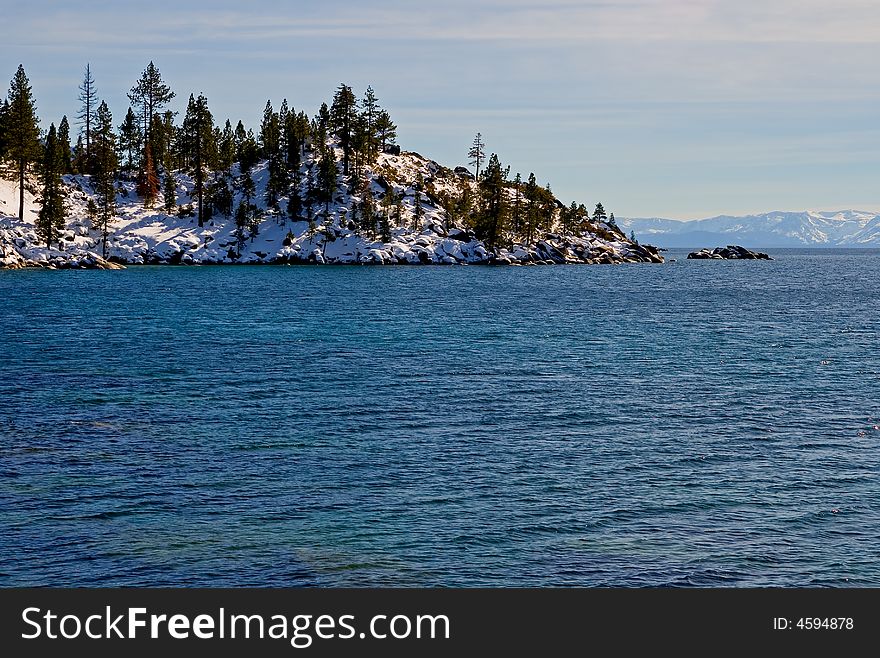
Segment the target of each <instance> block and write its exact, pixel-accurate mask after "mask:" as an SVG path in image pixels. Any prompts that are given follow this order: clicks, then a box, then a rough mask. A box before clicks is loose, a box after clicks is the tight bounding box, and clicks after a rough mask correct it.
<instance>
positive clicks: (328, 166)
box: [318, 146, 338, 223]
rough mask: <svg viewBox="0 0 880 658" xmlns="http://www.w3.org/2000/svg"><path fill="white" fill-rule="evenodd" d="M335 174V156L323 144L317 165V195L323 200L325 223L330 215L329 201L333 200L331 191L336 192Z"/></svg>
mask: <svg viewBox="0 0 880 658" xmlns="http://www.w3.org/2000/svg"><path fill="white" fill-rule="evenodd" d="M337 175H338V172H337V170H336V157H335V155H334V154H333V149H331V148H329V147H326V146H325V147H324V149H323V152H322V153H321V162H320V165H319V167H318V195H319V200H320V201H323V202H324V221H325V223H326V222H327V220H328V218H329V216H330V202H331V201H332V200H333V193H334V192H336V177H337Z"/></svg>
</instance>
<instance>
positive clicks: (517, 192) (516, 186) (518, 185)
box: [511, 172, 523, 235]
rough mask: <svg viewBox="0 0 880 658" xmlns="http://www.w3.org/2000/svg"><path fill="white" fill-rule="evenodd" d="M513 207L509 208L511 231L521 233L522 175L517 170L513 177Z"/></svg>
mask: <svg viewBox="0 0 880 658" xmlns="http://www.w3.org/2000/svg"><path fill="white" fill-rule="evenodd" d="M513 190H514V192H513V207H512V208H511V214H512V217H511V224H512V228H513V232H514V233H516V234H517V235H521V234H522V230H523V207H522V206H523V203H522V176H520V175H519V172H517V173H516V177H515V178H514V179H513Z"/></svg>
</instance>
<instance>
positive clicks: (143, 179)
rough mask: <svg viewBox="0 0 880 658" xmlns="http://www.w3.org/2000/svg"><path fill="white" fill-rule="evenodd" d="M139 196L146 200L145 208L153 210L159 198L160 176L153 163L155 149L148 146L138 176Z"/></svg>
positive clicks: (145, 148)
mask: <svg viewBox="0 0 880 658" xmlns="http://www.w3.org/2000/svg"><path fill="white" fill-rule="evenodd" d="M137 191H138V194H139V195H141V197H142V198H143V200H144V208H152V207H153V204H155V203H156V199H157V198H158V196H159V174H157V173H156V165H155V164H154V163H153V149H152V148H151V147H150V145H149V144H147V145H146V146H145V147H144V164H143V167H141V173H140V176H138V190H137Z"/></svg>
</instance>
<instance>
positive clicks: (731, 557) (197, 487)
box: [0, 250, 880, 587]
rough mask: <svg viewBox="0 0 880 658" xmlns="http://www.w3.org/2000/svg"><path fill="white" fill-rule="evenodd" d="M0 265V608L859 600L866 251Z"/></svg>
mask: <svg viewBox="0 0 880 658" xmlns="http://www.w3.org/2000/svg"><path fill="white" fill-rule="evenodd" d="M685 253H686V252H676V251H671V252H670V253H668V254H667V257H672V258H676V259H677V262H676V263H672V264H664V265H626V266H618V267H612V266H543V267H533V268H504V267H494V268H491V267H479V266H475V267H474V266H472V267H417V268H407V267H389V268H378V267H376V268H369V267H308V266H302V267H269V266H261V267H201V268H185V267H133V268H130V269H128V270H126V271H121V272H99V271H90V272H80V271H59V272H49V271H12V272H0V304H2V313H0V438H2V441H0V478H2V479H0V487H2V488H0V585H2V586H13V585H60V586H71V585H76V586H88V585H98V586H105V585H106V586H110V585H137V586H141V585H144V586H146V585H149V586H161V585H185V586H187V585H192V586H227V585H233V586H235V585H250V586H261V585H269V586H296V585H317V586H340V585H341V586H365V585H383V586H385V585H388V586H390V585H400V586H411V585H412V586H414V585H426V586H433V585H443V586H476V585H486V586H497V585H502V586H507V585H512V586H527V585H539V586H556V585H585V586H606V585H611V586H645V585H675V586H678V585H680V586H777V585H778V586H819V585H822V586H824V585H828V586H873V587H877V586H880V472H878V468H880V430H878V429H877V427H876V426H880V341H878V334H880V314H878V309H880V252H878V251H876V250H874V251H867V250H865V251H857V250H853V251H838V250H834V251H820V250H816V251H794V250H791V251H785V250H776V251H773V252H771V253H772V255H773V256H774V257H775V258H776V260H774V261H772V262H736V261H728V262H720V261H686V260H685V259H684V256H685Z"/></svg>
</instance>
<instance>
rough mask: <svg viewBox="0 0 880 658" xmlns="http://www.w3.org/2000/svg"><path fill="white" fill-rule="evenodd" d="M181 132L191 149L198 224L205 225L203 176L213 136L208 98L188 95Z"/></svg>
mask: <svg viewBox="0 0 880 658" xmlns="http://www.w3.org/2000/svg"><path fill="white" fill-rule="evenodd" d="M183 133H184V135H185V136H186V141H187V144H188V145H189V147H190V150H191V158H192V159H191V169H192V173H193V183H194V186H195V190H194V191H195V193H196V197H197V198H198V203H199V215H198V217H199V226H204V225H205V208H204V205H205V178H206V176H207V174H208V168H209V167H210V165H211V164H212V163H211V154H212V144H213V137H214V118H213V117H212V116H211V111H210V110H209V109H208V99H207V98H205V96H204V95H203V94H199V97H198V98H197V99H196V98H193V95H192V94H190V96H189V104H188V106H187V109H186V118H184V120H183Z"/></svg>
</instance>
